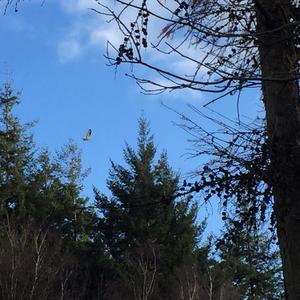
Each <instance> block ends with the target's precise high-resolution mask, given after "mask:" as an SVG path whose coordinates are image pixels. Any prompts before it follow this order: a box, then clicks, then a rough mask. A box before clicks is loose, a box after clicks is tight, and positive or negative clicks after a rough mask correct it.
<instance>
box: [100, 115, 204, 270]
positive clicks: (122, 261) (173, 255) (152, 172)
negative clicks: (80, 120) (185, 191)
mask: <svg viewBox="0 0 300 300" xmlns="http://www.w3.org/2000/svg"><path fill="white" fill-rule="evenodd" d="M155 155H156V147H155V145H154V142H153V136H152V135H151V134H150V129H149V123H148V122H147V121H146V120H145V118H140V120H139V134H138V140H137V150H134V149H133V148H132V147H130V146H129V145H126V147H125V149H124V160H125V161H126V163H127V165H128V167H127V168H125V167H123V166H121V165H118V164H115V163H113V162H112V167H111V170H110V176H109V179H108V181H107V183H108V187H109V189H110V191H111V193H112V196H111V197H107V196H105V195H103V194H101V193H100V192H99V191H97V190H96V191H95V192H96V206H97V208H98V210H99V214H100V216H101V217H100V220H99V227H98V228H99V235H98V242H99V243H101V244H102V245H103V246H104V248H105V249H106V250H107V253H108V256H109V257H110V258H111V260H112V261H113V262H114V264H117V265H118V266H119V268H120V269H122V272H123V271H124V265H126V262H128V260H130V261H131V262H132V260H134V259H135V260H136V261H137V260H138V257H143V259H145V260H148V263H149V264H150V265H151V267H150V269H151V268H152V269H153V268H154V267H155V268H159V270H160V272H164V271H165V272H170V270H172V269H173V268H174V267H175V266H178V265H180V264H182V263H183V261H184V260H186V259H188V257H191V256H192V254H193V250H194V248H195V245H196V237H197V234H198V226H197V225H196V224H195V218H196V213H197V207H196V206H195V205H193V204H191V198H186V199H176V196H177V192H178V176H177V175H176V174H175V173H174V171H173V170H172V169H171V168H170V166H169V164H168V161H167V155H166V152H163V153H162V154H161V155H160V157H159V159H158V160H157V161H155ZM154 256H155V258H154ZM154 260H155V262H154ZM143 261H144V260H143ZM153 264H155V266H154V265H153ZM125 269H126V267H125ZM163 270H164V271H163Z"/></svg>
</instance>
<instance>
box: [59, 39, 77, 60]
mask: <svg viewBox="0 0 300 300" xmlns="http://www.w3.org/2000/svg"><path fill="white" fill-rule="evenodd" d="M57 51H58V57H59V61H60V62H62V63H65V62H68V61H71V60H73V59H74V58H76V57H78V56H80V54H81V48H80V45H79V43H78V41H77V40H75V39H67V40H63V41H61V42H60V43H59V45H58V49H57Z"/></svg>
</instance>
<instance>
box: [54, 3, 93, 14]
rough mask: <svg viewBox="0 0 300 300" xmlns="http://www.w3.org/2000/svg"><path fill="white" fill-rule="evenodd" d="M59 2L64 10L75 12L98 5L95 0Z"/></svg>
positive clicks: (81, 11)
mask: <svg viewBox="0 0 300 300" xmlns="http://www.w3.org/2000/svg"><path fill="white" fill-rule="evenodd" d="M59 3H60V5H61V7H62V9H63V10H65V11H66V12H68V13H77V14H78V13H79V14H81V13H84V12H88V8H97V7H98V5H97V3H96V1H95V0H60V2H59Z"/></svg>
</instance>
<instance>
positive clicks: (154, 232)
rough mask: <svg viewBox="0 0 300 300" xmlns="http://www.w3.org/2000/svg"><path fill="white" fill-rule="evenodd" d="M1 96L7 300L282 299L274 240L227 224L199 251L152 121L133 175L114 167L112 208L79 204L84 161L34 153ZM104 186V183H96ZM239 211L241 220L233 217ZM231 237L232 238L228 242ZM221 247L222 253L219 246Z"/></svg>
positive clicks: (143, 132) (2, 257)
mask: <svg viewBox="0 0 300 300" xmlns="http://www.w3.org/2000/svg"><path fill="white" fill-rule="evenodd" d="M18 102H19V98H18V97H17V96H16V94H15V93H14V91H13V90H12V87H11V85H9V84H5V85H4V86H3V88H2V90H1V95H0V110H1V111H0V214H1V218H0V299H3V300H15V299H24V300H25V299H26V300H27V299H39V300H43V299H103V300H104V299H107V300H122V299H124V300H126V299H132V300H150V299H151V300H152V299H153V300H156V299H157V300H158V299H174V300H177V299H188V300H206V299H207V300H217V299H218V300H221V299H222V300H229V299H232V300H238V299H249V300H250V299H251V300H254V299H270V300H271V299H272V300H273V299H274V300H276V299H283V286H282V273H281V263H280V259H279V254H278V251H277V248H276V247H275V246H274V245H273V246H272V244H271V243H270V237H269V235H268V234H267V233H266V232H264V231H261V230H259V229H253V227H252V226H248V225H247V223H244V225H243V228H241V230H239V231H238V232H235V235H234V239H231V240H228V239H224V238H223V237H224V236H226V235H228V231H230V230H231V225H232V224H231V222H232V220H230V219H226V220H225V226H224V229H223V233H222V235H221V236H220V237H218V238H212V237H208V238H206V240H205V239H204V236H203V233H204V230H205V225H206V222H205V220H203V221H201V222H200V221H199V220H198V218H197V214H198V207H197V201H195V199H193V195H192V194H187V195H185V196H183V195H181V194H183V193H182V192H181V190H182V183H180V181H179V175H178V174H177V173H176V172H174V171H173V170H172V168H171V167H170V166H169V164H168V159H167V154H166V152H162V153H161V154H160V155H157V154H158V153H157V149H156V147H155V143H154V140H153V136H152V135H151V132H150V127H149V124H148V121H147V120H146V119H145V118H140V120H139V131H138V138H137V146H136V147H131V146H129V145H125V148H124V149H123V155H124V160H125V162H126V166H122V165H119V164H117V163H114V162H112V163H111V170H110V173H109V177H108V179H107V186H108V188H109V190H110V191H111V195H109V196H107V195H104V194H102V193H101V191H99V190H97V189H95V190H94V194H95V197H94V199H88V198H87V197H83V196H82V188H83V179H84V178H85V176H86V175H87V171H85V170H83V169H82V164H81V156H80V150H79V149H78V147H77V146H76V144H74V143H72V142H70V143H68V144H67V145H65V146H64V147H63V148H62V149H61V150H60V151H58V152H57V153H56V154H55V155H52V154H51V153H49V151H47V150H39V149H38V148H37V147H36V146H35V144H34V140H33V136H32V135H31V134H30V128H31V127H32V126H33V125H34V124H24V125H23V124H21V123H20V120H19V119H18V118H17V117H16V116H15V115H14V113H13V108H14V107H15V105H17V104H18ZM95 185H96V186H97V183H95ZM233 209H234V208H233ZM231 235H232V232H231ZM222 240H223V241H224V240H226V243H225V242H221V241H222Z"/></svg>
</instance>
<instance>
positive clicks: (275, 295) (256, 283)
mask: <svg viewBox="0 0 300 300" xmlns="http://www.w3.org/2000/svg"><path fill="white" fill-rule="evenodd" d="M232 222H234V221H232V220H230V221H228V222H227V229H228V230H227V233H226V232H225V234H224V236H223V238H222V239H223V242H222V243H219V251H220V257H221V260H222V261H221V264H222V265H223V271H224V272H225V273H226V277H227V278H228V279H229V281H230V282H231V283H232V284H233V285H234V286H236V287H238V289H239V291H240V293H241V295H242V296H243V299H245V300H246V299H247V300H262V299H265V300H280V299H283V298H284V297H283V291H284V287H283V275H282V264H281V259H280V255H279V251H278V249H277V248H276V247H275V246H274V245H273V244H272V243H271V237H270V236H269V235H268V234H267V233H266V232H263V231H262V232H260V231H258V229H253V227H251V226H249V224H246V223H245V224H244V225H243V228H241V230H240V231H235V232H234V233H233V232H232V231H231V228H233V227H232ZM229 235H233V236H232V237H230V238H229Z"/></svg>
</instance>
